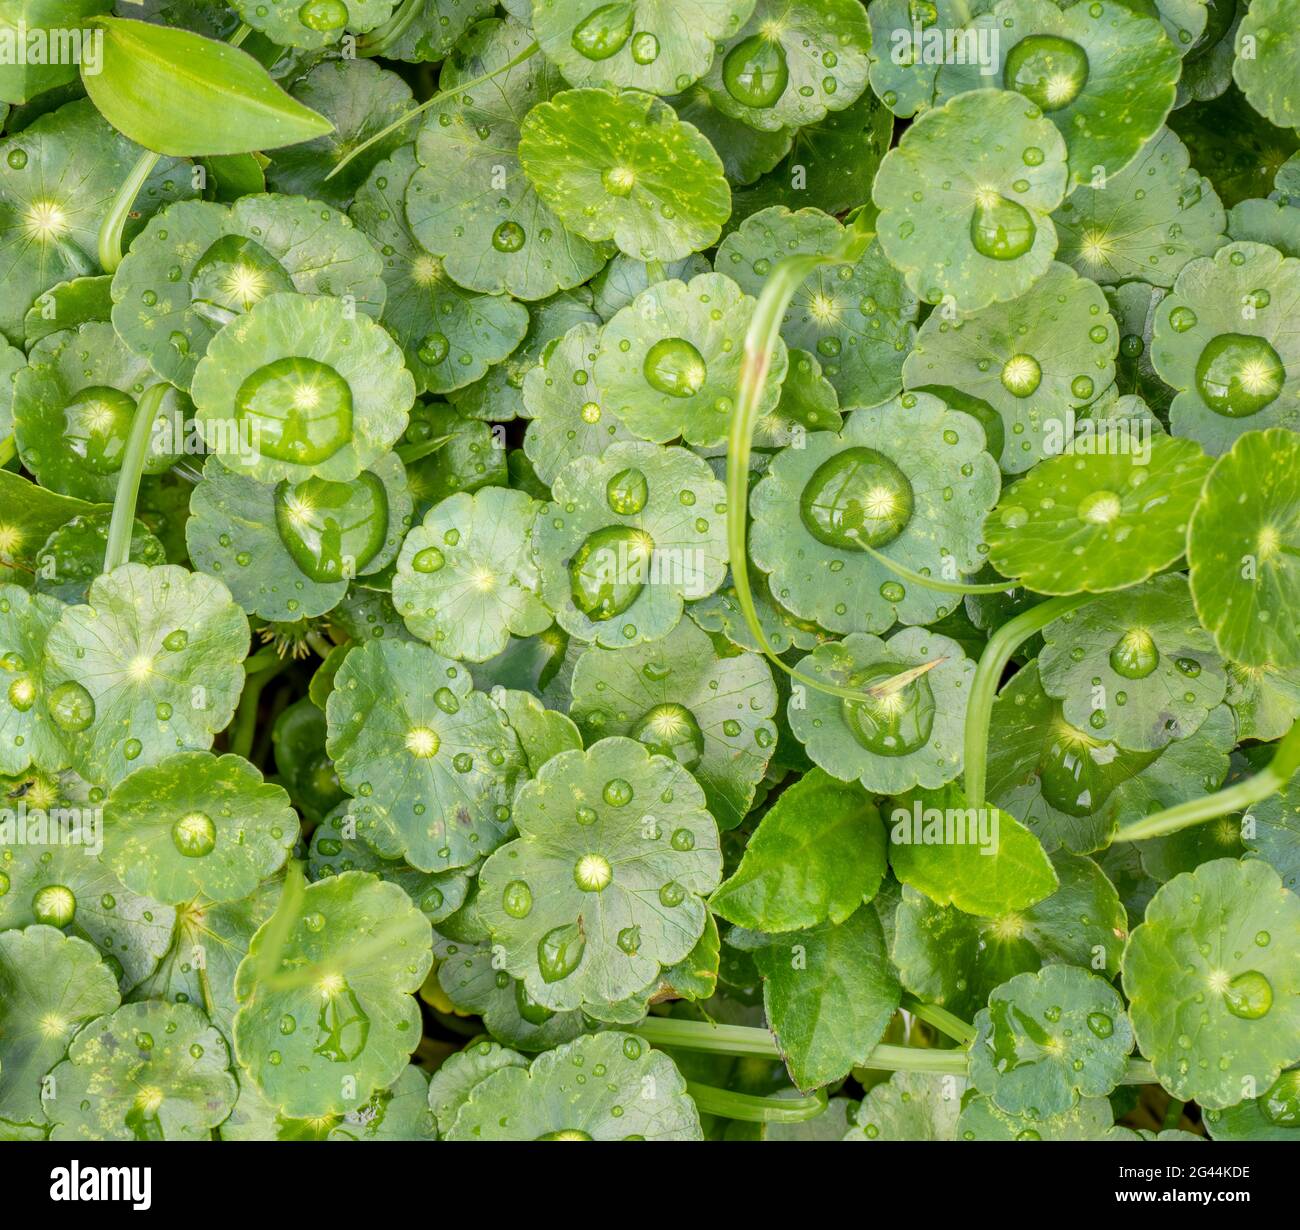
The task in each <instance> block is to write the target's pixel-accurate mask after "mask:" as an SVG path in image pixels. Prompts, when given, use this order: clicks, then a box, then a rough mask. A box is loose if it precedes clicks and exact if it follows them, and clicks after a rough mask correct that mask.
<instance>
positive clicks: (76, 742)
mask: <svg viewBox="0 0 1300 1230" xmlns="http://www.w3.org/2000/svg"><path fill="white" fill-rule="evenodd" d="M247 653H248V620H247V619H246V617H245V616H244V613H243V611H241V610H240V609H239V607H238V606H236V605H235V603H234V602H233V601H232V600H231V597H230V591H229V590H228V589H226V587H225V586H224V585H223V584H222V583H221V582H220V581H216V580H214V579H213V578H211V577H208V576H204V575H203V574H202V573H191V572H187V571H185V569H183V568H176V567H173V566H171V565H162V566H160V567H157V568H146V567H145V566H144V565H142V564H124V565H122V567H120V568H115V569H114V570H113V571H112V572H111V573H106V574H105V575H104V576H102V577H100V578H99V579H98V580H96V581H95V583H94V584H93V585H92V586H91V587H90V593H89V595H88V600H87V603H86V604H85V605H83V606H70V607H65V608H64V610H63V613H62V614H61V615H60V617H59V622H58V623H57V624H55V626H54V627H53V628H52V629H51V631H50V635H49V639H48V640H47V641H46V643H45V683H46V686H47V688H48V689H49V691H48V692H47V694H46V706H47V708H48V709H49V712H50V716H51V720H52V722H53V724H54V725H55V726H56V727H57V728H58V729H59V730H60V731H61V732H62V734H63V737H64V739H65V741H66V746H67V749H68V752H69V758H70V760H71V763H72V767H73V768H75V769H76V770H77V772H78V773H80V774H81V776H82V777H84V778H85V779H86V780H87V781H90V782H96V783H100V784H104V785H111V784H112V783H114V782H118V781H120V780H121V779H122V778H123V777H125V776H126V775H127V774H128V773H130V772H132V771H133V770H135V769H138V768H142V767H143V766H145V765H151V764H156V763H157V762H158V761H159V760H161V759H162V758H163V757H164V756H167V755H170V754H171V753H173V752H175V751H176V750H177V749H178V748H181V749H189V748H194V749H206V748H209V747H211V746H212V739H213V736H214V735H215V734H216V732H217V731H219V730H224V729H225V727H226V726H227V724H228V723H229V722H230V719H231V717H232V716H233V715H234V712H235V704H236V702H237V701H238V699H239V694H240V692H241V691H242V690H243V686H244V665H243V664H244V657H245V655H246V654H247Z"/></svg>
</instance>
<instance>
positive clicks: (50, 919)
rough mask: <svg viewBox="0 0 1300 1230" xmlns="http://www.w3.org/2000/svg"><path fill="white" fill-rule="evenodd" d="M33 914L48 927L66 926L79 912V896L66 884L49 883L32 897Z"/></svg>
mask: <svg viewBox="0 0 1300 1230" xmlns="http://www.w3.org/2000/svg"><path fill="white" fill-rule="evenodd" d="M32 914H33V915H34V916H35V918H36V921H37V922H38V923H44V924H45V925H46V926H47V927H66V926H67V925H68V924H69V923H70V922H71V921H72V920H73V918H75V917H76V914H77V896H76V894H75V893H74V892H73V891H72V889H70V888H68V887H67V886H66V885H64V884H47V885H46V886H45V887H44V888H42V889H41V890H40V891H39V892H37V894H36V896H35V897H33V898H32Z"/></svg>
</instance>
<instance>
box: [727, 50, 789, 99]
mask: <svg viewBox="0 0 1300 1230" xmlns="http://www.w3.org/2000/svg"><path fill="white" fill-rule="evenodd" d="M789 81H790V68H789V66H788V65H787V64H786V59H785V49H784V48H783V47H782V46H781V44H780V43H778V42H775V41H774V40H772V39H769V38H766V37H765V36H764V35H762V34H751V35H750V36H749V37H748V38H745V39H741V41H740V42H739V43H737V44H736V45H735V46H734V47H733V48H732V49H731V50H730V51H729V52H727V57H726V59H725V60H723V61H722V84H723V85H724V86H725V87H726V90H727V93H728V94H730V95H731V97H732V98H734V99H735V100H736V101H737V102H738V103H740V105H741V106H743V107H760V108H767V107H772V106H775V104H776V102H777V100H778V99H779V98H780V97H781V95H782V94H784V93H785V87H786V86H787V85H788V84H789Z"/></svg>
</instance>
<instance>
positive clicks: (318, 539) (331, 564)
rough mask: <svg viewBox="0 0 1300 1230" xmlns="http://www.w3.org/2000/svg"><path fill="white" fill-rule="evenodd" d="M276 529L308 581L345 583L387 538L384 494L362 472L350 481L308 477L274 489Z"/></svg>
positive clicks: (381, 486) (375, 478) (368, 474)
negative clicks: (296, 482) (340, 481)
mask: <svg viewBox="0 0 1300 1230" xmlns="http://www.w3.org/2000/svg"><path fill="white" fill-rule="evenodd" d="M275 526H276V530H277V531H278V533H279V535H280V541H281V542H283V543H284V545H285V548H286V549H287V550H288V552H289V554H290V555H291V556H292V557H293V561H294V563H296V564H297V565H298V567H299V568H300V569H301V570H302V571H303V573H304V574H305V575H307V576H309V577H310V578H311V579H312V580H313V581H318V582H320V583H322V584H325V583H328V582H334V581H344V580H347V579H349V578H350V577H353V576H355V575H356V574H357V573H359V572H361V571H363V570H364V569H365V567H366V565H367V564H368V563H370V561H371V560H372V559H374V558H375V556H376V555H377V554H378V553H379V551H380V549H381V548H382V547H383V545H384V540H385V539H386V538H387V537H388V493H387V491H386V490H385V488H384V484H383V483H382V482H381V481H380V479H379V477H378V476H377V475H375V474H372V473H371V472H370V471H369V470H366V471H363V472H362V473H361V474H360V475H359V476H358V477H357V478H355V479H353V480H352V481H351V482H346V483H337V482H328V481H326V480H325V479H323V478H309V479H307V481H306V482H302V483H298V484H297V485H296V486H295V485H293V484H291V483H288V482H282V483H280V484H279V486H277V487H276V489H275Z"/></svg>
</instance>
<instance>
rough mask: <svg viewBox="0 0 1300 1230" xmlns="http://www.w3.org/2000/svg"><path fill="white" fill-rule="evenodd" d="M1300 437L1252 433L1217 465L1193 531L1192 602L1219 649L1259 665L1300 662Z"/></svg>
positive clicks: (1278, 432)
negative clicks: (1299, 557) (1299, 615)
mask: <svg viewBox="0 0 1300 1230" xmlns="http://www.w3.org/2000/svg"><path fill="white" fill-rule="evenodd" d="M1298 481H1300V437H1298V436H1297V435H1296V433H1295V432H1292V431H1287V430H1284V429H1283V428H1280V427H1274V428H1271V429H1270V430H1268V431H1249V432H1247V433H1246V434H1245V435H1243V436H1241V437H1240V438H1239V439H1238V440H1237V443H1236V444H1234V445H1233V446H1232V451H1231V452H1228V453H1225V454H1224V455H1223V456H1222V457H1220V458H1219V460H1218V461H1217V462H1215V464H1214V469H1213V470H1211V472H1210V476H1209V478H1207V479H1206V481H1205V491H1204V493H1203V495H1202V497H1201V500H1200V501H1199V503H1198V504H1197V505H1196V508H1195V510H1194V512H1193V515H1192V519H1191V525H1190V526H1189V529H1188V548H1187V559H1188V563H1189V564H1190V565H1191V568H1190V572H1189V576H1190V578H1191V583H1192V600H1193V601H1194V602H1195V603H1196V613H1197V615H1198V616H1199V617H1200V620H1201V623H1202V624H1204V625H1205V627H1207V628H1208V629H1209V630H1210V632H1211V633H1213V635H1214V640H1215V643H1216V644H1217V645H1218V647H1219V652H1220V653H1222V654H1223V655H1224V656H1225V657H1227V658H1230V659H1232V660H1233V661H1234V662H1239V663H1242V664H1244V665H1246V666H1253V667H1272V668H1274V669H1278V670H1293V669H1295V668H1296V667H1298V666H1300V633H1298V632H1297V629H1296V624H1295V620H1294V619H1293V618H1292V617H1291V616H1292V614H1293V613H1294V611H1295V609H1296V603H1297V601H1300V564H1297V561H1296V550H1297V544H1300V494H1298V493H1297V486H1296V484H1297V482H1298Z"/></svg>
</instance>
